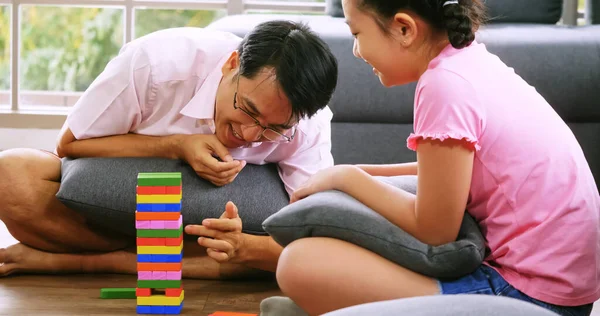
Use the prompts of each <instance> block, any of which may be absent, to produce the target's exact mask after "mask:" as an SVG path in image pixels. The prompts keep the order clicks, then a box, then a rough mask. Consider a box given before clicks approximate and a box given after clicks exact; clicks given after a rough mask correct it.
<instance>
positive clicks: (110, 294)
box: [100, 288, 136, 299]
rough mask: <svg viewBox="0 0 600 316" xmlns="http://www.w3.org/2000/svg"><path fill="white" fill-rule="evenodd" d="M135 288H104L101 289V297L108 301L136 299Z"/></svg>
mask: <svg viewBox="0 0 600 316" xmlns="http://www.w3.org/2000/svg"><path fill="white" fill-rule="evenodd" d="M135 294H136V292H135V288H104V289H100V297H101V298H107V299H116V298H135V297H136V295H135Z"/></svg>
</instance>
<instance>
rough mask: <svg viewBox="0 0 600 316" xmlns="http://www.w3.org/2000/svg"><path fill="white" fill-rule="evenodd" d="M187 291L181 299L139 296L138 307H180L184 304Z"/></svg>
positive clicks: (182, 292)
mask: <svg viewBox="0 0 600 316" xmlns="http://www.w3.org/2000/svg"><path fill="white" fill-rule="evenodd" d="M184 292H185V291H181V295H179V297H167V296H164V295H150V296H138V297H137V305H140V306H141V305H144V306H148V305H153V306H179V305H181V302H183V296H184Z"/></svg>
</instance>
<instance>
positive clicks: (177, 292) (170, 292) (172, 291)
mask: <svg viewBox="0 0 600 316" xmlns="http://www.w3.org/2000/svg"><path fill="white" fill-rule="evenodd" d="M181 291H183V287H180V288H178V289H165V296H166V297H179V295H181Z"/></svg>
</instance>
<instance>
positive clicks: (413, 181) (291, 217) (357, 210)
mask: <svg viewBox="0 0 600 316" xmlns="http://www.w3.org/2000/svg"><path fill="white" fill-rule="evenodd" d="M377 178H378V179H379V180H380V181H385V182H387V183H389V184H392V185H394V186H396V187H399V188H401V189H403V190H405V191H407V192H411V193H413V194H414V193H415V192H416V185H417V178H416V176H398V177H377ZM263 226H264V228H265V231H266V232H267V233H269V234H270V235H271V236H272V237H273V239H274V240H275V241H276V242H277V243H279V244H280V245H282V246H286V245H288V244H289V243H291V242H293V241H294V240H298V239H300V238H306V237H331V238H336V239H340V240H344V241H347V242H350V243H353V244H355V245H358V246H361V247H363V248H365V249H368V250H370V251H372V252H375V253H377V254H379V255H380V256H382V257H384V258H387V259H388V260H390V261H393V262H395V263H397V264H399V265H401V266H403V267H405V268H408V269H411V270H413V271H415V272H418V273H421V274H424V275H428V276H432V277H437V278H457V277H460V276H463V275H466V274H468V273H471V272H473V271H474V270H475V269H476V268H477V267H478V266H479V265H481V263H482V262H483V258H484V255H485V242H484V239H483V236H482V235H481V232H480V231H479V227H478V226H477V224H476V223H475V221H474V220H473V218H471V216H469V215H468V214H466V213H465V216H464V218H463V222H462V226H461V228H460V233H459V236H458V238H457V240H456V241H455V242H452V243H449V244H445V245H442V246H436V247H432V246H429V245H426V244H424V243H422V242H420V241H419V240H417V239H416V238H414V237H412V236H411V235H409V234H408V233H406V232H404V231H403V230H402V229H400V228H399V227H397V226H396V225H394V224H392V223H391V222H390V221H388V220H387V219H385V218H384V217H383V216H381V215H379V214H378V213H376V212H374V211H373V210H371V209H370V208H368V207H366V206H365V205H364V204H362V203H360V202H358V201H357V200H356V199H354V198H352V197H351V196H349V195H347V194H345V193H343V192H340V191H335V190H332V191H325V192H319V193H316V194H313V195H311V196H309V197H307V198H304V199H302V200H300V201H298V202H296V203H293V204H290V205H288V206H286V207H284V208H283V209H281V210H280V211H279V212H277V213H275V214H274V215H271V216H270V217H269V218H267V220H265V222H264V223H263Z"/></svg>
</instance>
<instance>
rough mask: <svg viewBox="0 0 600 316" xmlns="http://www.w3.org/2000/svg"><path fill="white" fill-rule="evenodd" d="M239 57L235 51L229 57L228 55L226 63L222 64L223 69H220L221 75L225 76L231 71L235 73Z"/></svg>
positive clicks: (238, 64)
mask: <svg viewBox="0 0 600 316" xmlns="http://www.w3.org/2000/svg"><path fill="white" fill-rule="evenodd" d="M239 56H240V55H239V54H238V51H237V50H234V51H233V52H231V55H229V58H227V61H226V62H225V63H224V64H223V67H222V68H221V72H222V73H223V75H227V74H228V73H230V72H231V71H236V70H237V69H238V68H239V66H240V58H239Z"/></svg>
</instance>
